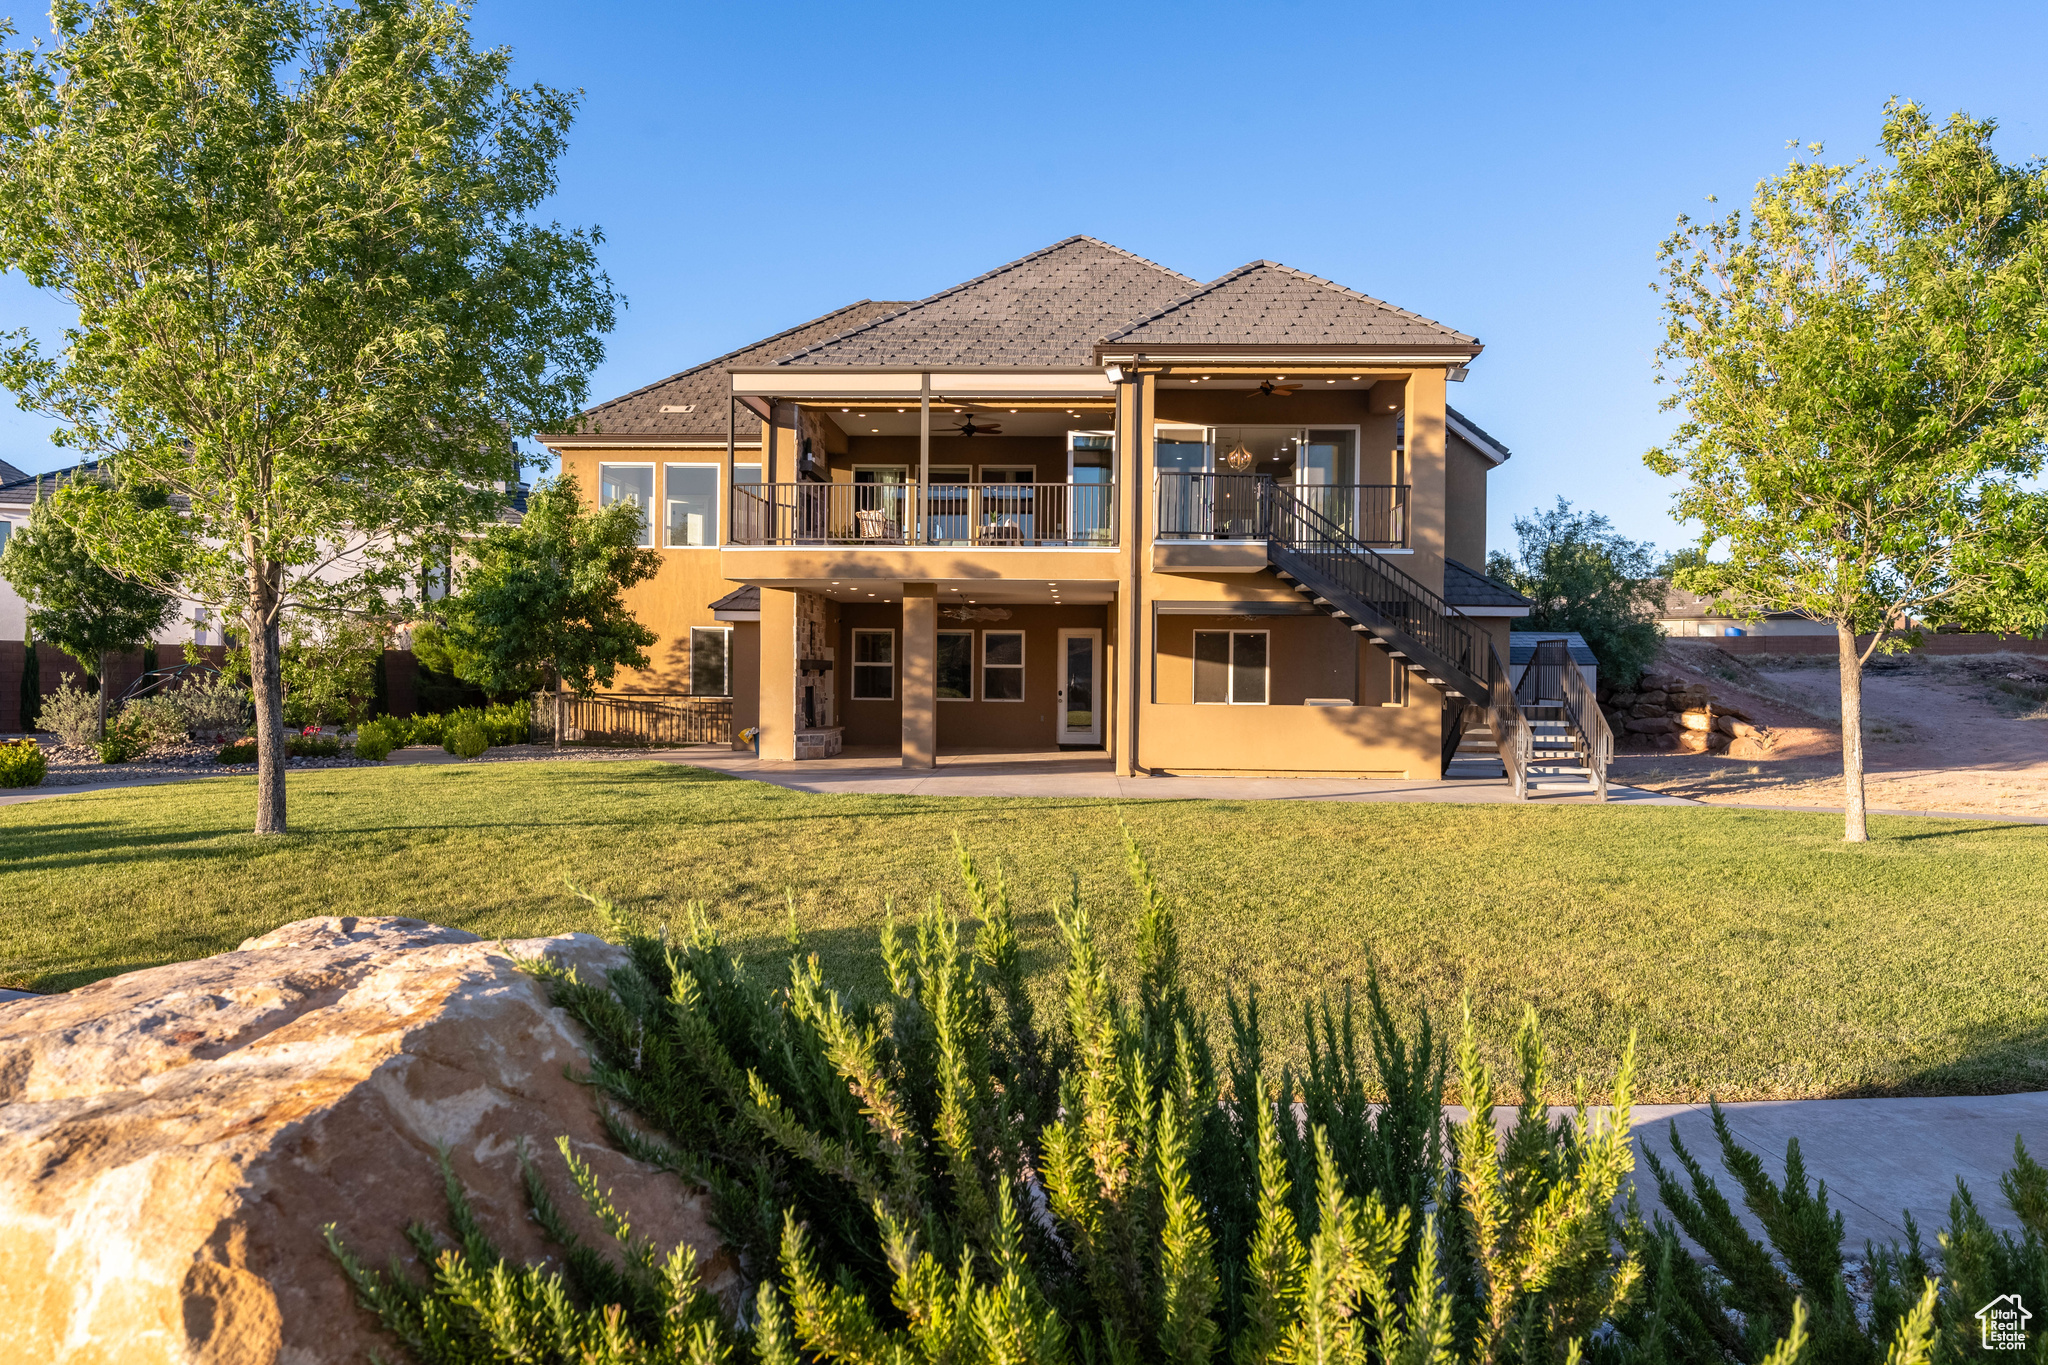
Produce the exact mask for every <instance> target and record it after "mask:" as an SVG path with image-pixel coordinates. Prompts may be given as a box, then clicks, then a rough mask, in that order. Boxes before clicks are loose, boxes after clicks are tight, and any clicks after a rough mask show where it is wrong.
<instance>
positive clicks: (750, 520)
mask: <svg viewBox="0 0 2048 1365" xmlns="http://www.w3.org/2000/svg"><path fill="white" fill-rule="evenodd" d="M924 492H925V497H924V500H923V507H922V508H921V509H920V507H919V499H918V486H917V485H916V484H903V483H762V484H736V485H734V487H733V490H732V504H733V506H732V543H733V544H735V545H873V546H878V547H879V546H886V545H975V546H992V547H993V546H1008V547H1017V546H1067V545H1102V546H1109V545H1114V544H1116V487H1115V485H1113V484H1099V483H935V484H932V485H930V486H929V487H927V488H926V489H925V490H924ZM920 510H922V512H923V516H922V517H920V516H919V515H918V513H919V511H920Z"/></svg>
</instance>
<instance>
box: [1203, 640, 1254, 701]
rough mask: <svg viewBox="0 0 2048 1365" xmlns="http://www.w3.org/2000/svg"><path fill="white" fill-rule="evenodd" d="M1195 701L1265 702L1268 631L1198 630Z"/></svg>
mask: <svg viewBox="0 0 2048 1365" xmlns="http://www.w3.org/2000/svg"><path fill="white" fill-rule="evenodd" d="M1195 703H1196V705H1198V706H1264V705H1265V704H1266V632H1265V631H1263V630H1198V631H1196V632H1195Z"/></svg>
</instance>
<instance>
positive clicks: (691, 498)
mask: <svg viewBox="0 0 2048 1365" xmlns="http://www.w3.org/2000/svg"><path fill="white" fill-rule="evenodd" d="M661 493H662V506H663V508H664V509H665V511H666V513H667V515H666V516H665V517H664V518H663V520H664V521H665V522H666V524H667V526H668V543H669V545H670V547H671V548H682V547H692V548H694V547H701V546H707V545H716V544H718V466H717V465H715V464H672V465H669V466H667V467H666V468H665V469H663V470H662V490H661Z"/></svg>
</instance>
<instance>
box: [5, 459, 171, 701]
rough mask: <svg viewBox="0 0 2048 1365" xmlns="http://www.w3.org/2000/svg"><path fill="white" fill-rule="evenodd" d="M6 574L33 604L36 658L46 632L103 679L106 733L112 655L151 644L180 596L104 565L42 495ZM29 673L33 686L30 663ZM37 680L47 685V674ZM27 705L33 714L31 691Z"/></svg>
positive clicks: (14, 544)
mask: <svg viewBox="0 0 2048 1365" xmlns="http://www.w3.org/2000/svg"><path fill="white" fill-rule="evenodd" d="M0 576H4V577H5V578H6V579H7V581H8V582H9V583H12V584H13V585H14V590H15V591H16V592H18V593H20V594H21V596H22V600H23V601H24V602H25V603H27V605H28V630H29V639H30V641H31V643H30V645H29V657H30V658H31V659H33V658H34V657H35V645H34V643H33V641H34V640H35V639H36V638H38V637H40V638H42V639H45V640H48V641H49V642H50V643H51V644H53V645H56V646H57V647H58V648H59V649H61V650H63V651H64V652H65V653H67V654H69V655H71V657H72V658H74V659H76V660H78V662H79V663H81V664H83V665H84V666H85V668H86V670H87V671H88V672H90V673H91V674H92V675H93V676H94V677H95V678H97V679H98V680H99V693H100V708H99V709H100V732H101V733H102V734H104V733H106V728H107V659H108V656H109V655H111V654H114V653H115V652H117V651H120V650H124V649H134V648H136V647H137V646H139V645H142V644H144V643H146V642H147V641H148V640H149V639H150V637H151V635H152V634H154V633H155V632H156V631H159V630H161V629H163V627H164V625H165V624H166V623H167V622H168V621H169V620H170V619H171V613H172V612H173V611H174V610H176V608H177V605H178V604H177V600H176V599H175V598H173V597H171V596H170V594H168V593H165V592H160V591H158V590H157V589H156V588H154V587H151V586H149V585H148V584H146V583H137V582H134V581H132V580H130V579H126V578H122V577H120V576H119V575H117V574H114V573H110V572H108V571H107V570H106V569H104V568H102V567H101V566H100V565H99V564H98V563H97V562H96V561H95V560H94V559H93V557H92V555H91V554H90V553H88V551H87V547H86V544H85V541H84V539H83V538H82V537H80V536H79V535H78V533H77V532H75V531H74V530H73V529H72V528H71V527H70V526H69V525H67V524H66V523H65V522H64V520H63V518H61V517H60V516H58V515H57V511H56V508H55V507H54V505H53V504H52V503H51V501H50V500H49V499H47V498H44V499H39V500H38V501H37V502H36V504H35V506H34V507H32V508H31V509H30V510H29V514H28V521H27V522H26V523H25V524H23V525H21V526H18V527H16V528H15V530H14V534H13V535H11V536H9V537H8V538H7V548H6V550H5V551H4V552H0ZM23 673H24V677H23V686H24V689H25V688H26V686H27V677H26V673H27V670H26V669H24V670H23ZM37 686H38V690H40V686H41V681H40V674H38V678H37ZM22 707H23V711H22V714H23V716H24V718H26V717H27V714H28V711H27V707H28V693H27V691H26V690H24V691H23V693H22Z"/></svg>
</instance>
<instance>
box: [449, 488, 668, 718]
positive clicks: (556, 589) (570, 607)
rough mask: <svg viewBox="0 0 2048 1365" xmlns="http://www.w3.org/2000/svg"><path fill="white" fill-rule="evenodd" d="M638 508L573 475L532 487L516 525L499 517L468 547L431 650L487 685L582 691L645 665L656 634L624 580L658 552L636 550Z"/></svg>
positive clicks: (494, 690) (644, 573) (634, 579)
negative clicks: (600, 506)
mask: <svg viewBox="0 0 2048 1365" xmlns="http://www.w3.org/2000/svg"><path fill="white" fill-rule="evenodd" d="M642 515H644V514H643V512H642V510H641V509H640V508H638V507H634V506H632V505H631V504H629V503H623V502H620V503H613V504H612V505H611V506H610V507H607V508H605V509H604V510H603V511H601V512H592V511H590V510H589V509H588V508H586V507H585V506H584V505H583V498H582V495H581V493H580V492H579V491H578V489H577V487H576V476H575V475H573V474H563V475H562V476H560V477H559V478H555V479H548V480H543V481H542V482H541V483H539V484H537V485H535V487H534V490H533V492H532V493H531V494H530V495H529V496H528V498H527V500H526V515H525V517H523V518H522V519H521V520H520V522H519V524H518V525H517V526H496V527H493V528H491V530H490V531H488V532H486V533H485V535H484V536H483V538H482V539H481V540H479V541H477V542H476V543H475V544H473V545H471V546H470V547H468V549H467V550H466V551H465V553H466V555H467V556H468V562H467V563H466V564H464V565H463V566H462V568H461V571H460V580H459V583H458V587H459V591H457V592H456V593H455V594H454V595H452V596H450V597H448V598H447V599H445V600H444V601H443V602H442V603H441V604H440V614H441V626H440V629H439V631H438V633H437V634H435V635H433V636H431V637H430V639H431V640H432V646H433V647H432V649H431V650H430V653H432V654H433V655H434V656H435V657H436V658H437V659H441V660H443V661H444V662H445V667H447V668H448V669H449V670H450V671H452V672H453V673H454V674H455V675H456V676H457V677H459V678H461V679H463V680H464V681H465V682H471V683H475V684H476V685H477V686H478V687H481V688H482V689H483V690H484V691H486V692H488V693H491V694H493V695H504V694H506V693H512V692H534V691H539V690H540V689H541V688H543V687H546V686H550V685H551V686H553V687H554V689H555V692H556V699H557V706H556V715H555V727H554V729H555V743H556V744H557V745H560V743H561V742H562V726H561V712H560V696H561V689H562V688H564V687H568V688H570V689H572V690H574V691H575V692H577V693H578V694H579V695H588V694H589V693H590V692H591V691H592V690H593V689H594V688H595V687H597V686H598V685H599V684H604V683H609V682H611V680H612V675H613V674H614V673H615V672H616V671H617V670H618V669H620V668H645V667H647V663H648V659H647V653H646V651H647V649H648V648H649V647H650V646H652V645H653V644H654V642H655V638H656V637H655V634H654V632H653V631H651V630H649V629H648V628H647V627H645V626H643V625H641V624H640V622H639V621H638V620H636V619H635V618H634V616H633V614H632V613H631V612H630V611H628V610H627V609H626V600H625V596H624V591H625V589H627V588H629V587H631V586H633V585H634V584H635V583H640V582H643V581H645V580H647V579H649V578H652V577H653V576H654V574H655V572H656V571H657V570H658V569H659V568H660V566H661V558H660V556H659V555H657V554H655V552H654V551H652V550H642V549H639V548H637V547H638V544H639V541H640V518H641V517H642Z"/></svg>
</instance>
